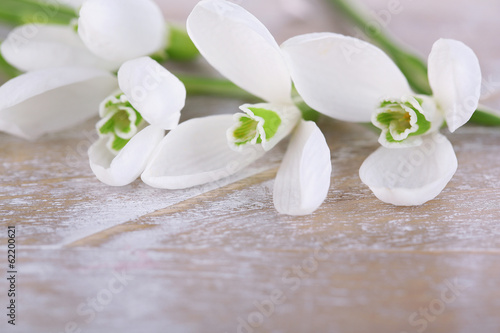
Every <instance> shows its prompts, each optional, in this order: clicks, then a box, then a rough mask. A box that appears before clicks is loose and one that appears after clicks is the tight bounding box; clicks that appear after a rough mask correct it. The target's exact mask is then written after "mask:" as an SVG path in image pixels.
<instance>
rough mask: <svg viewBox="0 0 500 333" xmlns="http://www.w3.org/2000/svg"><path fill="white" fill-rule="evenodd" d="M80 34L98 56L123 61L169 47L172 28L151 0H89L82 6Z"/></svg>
mask: <svg viewBox="0 0 500 333" xmlns="http://www.w3.org/2000/svg"><path fill="white" fill-rule="evenodd" d="M78 34H79V35H80V37H81V39H82V41H83V43H84V44H85V45H86V46H87V47H88V48H89V50H90V51H92V52H93V53H94V54H96V55H97V56H99V57H101V58H103V59H107V60H110V61H118V62H120V63H123V62H125V61H127V60H131V59H134V58H138V57H142V56H146V55H150V54H153V53H155V52H157V51H159V50H161V49H162V48H164V47H166V42H167V35H168V30H167V26H166V23H165V19H164V18H163V14H162V12H161V10H160V8H159V7H158V5H157V4H156V3H155V2H154V1H151V0H105V1H103V0H87V1H85V2H84V3H83V5H82V8H81V9H80V18H79V20H78Z"/></svg>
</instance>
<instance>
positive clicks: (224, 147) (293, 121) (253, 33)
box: [141, 0, 331, 215]
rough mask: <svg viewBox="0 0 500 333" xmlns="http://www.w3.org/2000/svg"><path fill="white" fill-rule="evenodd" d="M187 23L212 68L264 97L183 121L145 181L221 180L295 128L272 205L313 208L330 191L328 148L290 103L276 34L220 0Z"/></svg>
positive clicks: (176, 184) (207, 1)
mask: <svg viewBox="0 0 500 333" xmlns="http://www.w3.org/2000/svg"><path fill="white" fill-rule="evenodd" d="M187 28H188V33H189V35H190V37H191V39H192V40H193V42H194V44H195V45H196V46H197V48H198V49H199V50H200V52H201V54H202V55H203V56H204V57H205V58H206V59H207V61H208V62H209V63H210V64H211V65H212V66H213V67H215V68H216V69H217V70H218V71H219V72H220V73H221V74H223V75H224V76H225V77H227V78H228V79H230V80H231V81H233V82H234V83H235V84H237V85H239V86H240V87H241V88H243V89H245V90H247V91H249V92H251V93H252V94H254V95H256V96H258V97H260V98H262V99H263V100H265V101H266V102H264V103H258V104H253V105H250V104H244V105H242V106H241V107H240V109H241V111H242V112H241V113H238V114H236V115H234V116H233V115H216V116H209V117H205V118H197V119H192V120H189V121H186V122H184V123H182V124H180V125H179V126H178V127H177V128H176V129H175V130H173V131H171V132H170V133H169V134H167V136H166V137H165V139H163V141H162V142H161V143H160V144H159V146H158V148H157V150H156V151H155V152H154V154H153V157H152V159H151V161H150V162H149V164H148V166H147V167H146V170H145V171H144V173H143V174H142V177H141V178H142V180H143V181H144V182H145V183H147V184H149V185H151V186H154V187H159V188H167V189H179V188H186V187H191V186H196V185H200V184H204V183H208V182H211V181H217V180H219V179H222V178H224V177H227V176H229V175H231V174H234V173H236V172H237V171H239V170H241V169H243V168H244V167H246V166H248V165H249V164H250V163H252V162H254V161H255V160H257V159H258V158H260V157H261V156H262V155H263V154H264V153H265V152H266V151H269V150H270V149H272V148H273V147H274V146H275V145H276V144H277V143H278V142H279V141H281V140H282V139H283V138H285V137H286V136H288V135H289V134H292V138H291V141H290V144H289V146H288V150H287V152H286V155H285V157H284V159H283V161H282V164H281V166H280V168H279V171H278V174H277V176H276V180H275V183H274V205H275V207H276V209H277V210H278V212H280V213H284V214H290V215H303V214H309V213H312V212H313V211H314V210H316V209H317V208H318V207H319V206H320V205H321V203H322V202H323V201H324V199H325V198H326V195H327V192H328V188H329V184H330V174H331V162H330V151H329V148H328V146H327V144H326V140H325V138H324V136H323V134H322V133H321V131H320V130H319V128H318V127H317V126H316V124H315V123H313V122H307V121H303V120H301V113H300V111H299V110H298V109H297V107H296V106H295V105H294V104H293V102H292V99H291V79H290V74H289V72H288V69H287V67H286V64H285V62H284V60H283V57H282V54H281V50H280V48H279V46H278V45H277V44H276V41H275V40H274V38H273V37H272V36H271V34H270V33H269V31H268V30H267V29H266V28H265V27H264V25H263V24H262V23H261V22H259V21H258V20H257V19H256V18H255V17H254V16H252V15H251V14H250V13H248V12H247V11H246V10H244V9H243V8H241V7H239V6H237V5H235V4H233V3H230V2H226V1H222V0H204V1H201V2H199V3H198V4H197V5H196V7H195V8H194V10H193V12H192V13H191V15H190V16H189V18H188V21H187Z"/></svg>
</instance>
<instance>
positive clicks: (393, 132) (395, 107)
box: [373, 97, 431, 143]
mask: <svg viewBox="0 0 500 333" xmlns="http://www.w3.org/2000/svg"><path fill="white" fill-rule="evenodd" d="M413 100H414V102H416V103H418V106H417V105H416V103H414V104H412V103H411V102H410V101H404V102H403V101H393V100H385V101H382V102H381V103H380V107H379V109H378V113H377V114H376V116H375V119H374V120H373V124H374V125H375V126H377V127H378V128H380V129H382V131H383V133H382V136H383V137H385V139H386V141H387V142H390V143H394V142H403V141H404V140H406V139H407V138H409V137H412V136H417V135H422V134H425V133H427V131H429V129H430V128H431V122H430V121H428V120H427V119H426V118H425V116H424V114H423V113H422V112H421V111H423V110H422V104H423V99H421V98H418V97H414V98H413Z"/></svg>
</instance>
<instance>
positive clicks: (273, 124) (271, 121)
mask: <svg viewBox="0 0 500 333" xmlns="http://www.w3.org/2000/svg"><path fill="white" fill-rule="evenodd" d="M248 109H249V110H250V111H252V112H253V114H254V115H256V116H257V117H261V118H262V119H264V126H263V127H264V132H265V133H266V140H268V141H269V139H271V138H272V137H273V136H274V135H275V134H276V132H278V128H279V127H280V125H281V118H280V116H278V114H277V113H276V112H274V111H270V110H266V109H259V108H248Z"/></svg>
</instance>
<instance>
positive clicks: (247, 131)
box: [233, 116, 259, 146]
mask: <svg viewBox="0 0 500 333" xmlns="http://www.w3.org/2000/svg"><path fill="white" fill-rule="evenodd" d="M258 124H259V123H258V122H257V121H256V120H253V119H251V118H249V117H246V116H242V117H241V118H240V126H239V127H238V128H236V129H235V130H234V133H233V135H234V138H235V144H236V145H237V146H241V145H244V144H246V143H248V142H250V141H252V140H253V139H254V138H255V136H256V135H257V126H258Z"/></svg>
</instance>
